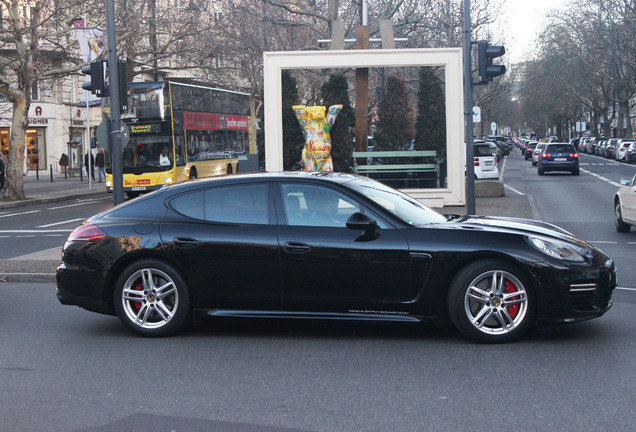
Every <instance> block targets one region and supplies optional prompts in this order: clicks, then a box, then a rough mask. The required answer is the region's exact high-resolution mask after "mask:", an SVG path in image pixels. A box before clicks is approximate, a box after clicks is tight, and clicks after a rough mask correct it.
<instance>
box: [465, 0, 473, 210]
mask: <svg viewBox="0 0 636 432" xmlns="http://www.w3.org/2000/svg"><path fill="white" fill-rule="evenodd" d="M463 32H464V125H465V129H466V214H469V215H472V214H475V166H474V164H473V160H474V158H475V149H474V147H473V74H472V72H473V71H472V62H471V51H472V44H471V40H470V39H471V38H470V0H464V29H463Z"/></svg>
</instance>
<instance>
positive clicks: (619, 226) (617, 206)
mask: <svg viewBox="0 0 636 432" xmlns="http://www.w3.org/2000/svg"><path fill="white" fill-rule="evenodd" d="M614 217H615V222H616V224H615V225H616V231H618V232H620V233H626V232H629V230H631V229H632V227H631V225H629V224H626V223H625V222H623V213H622V212H621V202H620V200H618V199H616V201H614Z"/></svg>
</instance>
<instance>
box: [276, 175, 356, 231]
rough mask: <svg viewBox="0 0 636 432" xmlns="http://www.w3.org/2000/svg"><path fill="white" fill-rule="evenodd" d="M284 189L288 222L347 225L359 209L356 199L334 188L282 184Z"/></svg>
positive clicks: (290, 223) (307, 224)
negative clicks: (350, 217) (348, 220)
mask: <svg viewBox="0 0 636 432" xmlns="http://www.w3.org/2000/svg"><path fill="white" fill-rule="evenodd" d="M281 190H282V194H283V207H284V210H285V215H286V218H287V224H288V225H295V226H301V225H303V226H323V227H324V226H326V227H343V228H344V227H346V222H347V219H348V218H349V216H351V215H352V214H353V213H355V212H359V211H360V206H359V204H358V203H357V202H355V201H353V200H352V199H351V198H349V197H347V196H346V195H343V194H341V193H340V192H337V191H334V190H333V189H329V188H325V187H321V186H313V185H303V184H283V185H282V189H281Z"/></svg>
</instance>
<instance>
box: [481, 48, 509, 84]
mask: <svg viewBox="0 0 636 432" xmlns="http://www.w3.org/2000/svg"><path fill="white" fill-rule="evenodd" d="M505 53H506V48H504V47H503V46H502V45H490V44H489V43H488V41H479V42H478V43H477V56H478V59H479V83H480V84H488V82H489V81H492V79H493V77H496V76H499V75H503V74H504V73H506V67H505V66H504V65H498V64H493V63H492V61H493V59H495V58H497V57H501V56H502V55H504V54H505Z"/></svg>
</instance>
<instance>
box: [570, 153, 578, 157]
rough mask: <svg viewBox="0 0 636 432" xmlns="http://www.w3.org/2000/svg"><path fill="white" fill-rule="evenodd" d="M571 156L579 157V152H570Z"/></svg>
mask: <svg viewBox="0 0 636 432" xmlns="http://www.w3.org/2000/svg"><path fill="white" fill-rule="evenodd" d="M570 157H573V158H577V157H579V154H578V153H570Z"/></svg>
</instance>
